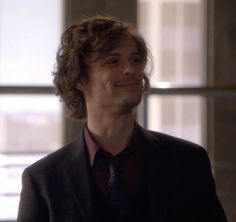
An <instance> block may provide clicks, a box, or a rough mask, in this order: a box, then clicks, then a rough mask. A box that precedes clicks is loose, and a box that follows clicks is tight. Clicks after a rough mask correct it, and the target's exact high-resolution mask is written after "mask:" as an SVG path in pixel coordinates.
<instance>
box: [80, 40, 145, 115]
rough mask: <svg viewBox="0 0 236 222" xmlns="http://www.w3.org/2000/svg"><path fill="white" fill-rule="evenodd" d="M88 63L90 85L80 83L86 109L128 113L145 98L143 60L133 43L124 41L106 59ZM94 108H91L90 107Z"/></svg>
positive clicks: (91, 59)
mask: <svg viewBox="0 0 236 222" xmlns="http://www.w3.org/2000/svg"><path fill="white" fill-rule="evenodd" d="M97 55H98V54H96V53H95V54H94V55H92V56H90V58H88V60H87V65H88V81H87V82H85V83H79V84H78V88H79V89H80V90H82V91H83V93H84V95H85V100H86V104H87V107H88V106H90V107H93V108H94V109H95V110H96V108H99V109H102V110H106V111H109V110H110V111H112V112H127V111H130V110H132V108H134V107H135V106H136V105H138V104H139V102H140V100H141V95H142V88H143V87H142V80H143V75H144V74H143V60H142V58H141V57H140V54H139V52H138V50H137V46H136V44H135V42H134V40H132V39H129V38H124V39H122V40H121V42H120V44H119V45H118V47H117V48H115V49H114V50H112V51H110V52H109V53H108V54H107V55H106V56H104V57H102V58H99V59H95V60H94V58H96V56H97ZM91 105H92V106H91Z"/></svg>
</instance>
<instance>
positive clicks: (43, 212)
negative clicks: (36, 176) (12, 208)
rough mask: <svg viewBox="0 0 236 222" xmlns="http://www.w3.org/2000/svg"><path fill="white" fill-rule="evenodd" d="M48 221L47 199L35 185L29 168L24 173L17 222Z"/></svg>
mask: <svg viewBox="0 0 236 222" xmlns="http://www.w3.org/2000/svg"><path fill="white" fill-rule="evenodd" d="M42 221H43V222H48V221H49V217H48V210H47V207H46V201H45V200H44V199H43V197H42V195H41V194H40V190H39V189H37V188H36V187H35V184H34V182H33V179H32V177H31V175H30V171H29V169H27V168H26V169H25V170H24V172H23V174H22V190H21V196H20V203H19V208H18V216H17V222H42Z"/></svg>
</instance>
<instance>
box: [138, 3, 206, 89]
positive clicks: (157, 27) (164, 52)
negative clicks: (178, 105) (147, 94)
mask: <svg viewBox="0 0 236 222" xmlns="http://www.w3.org/2000/svg"><path fill="white" fill-rule="evenodd" d="M203 3H204V1H203V0H172V1H169V0H160V1H156V0H138V27H139V30H140V32H141V33H142V34H143V36H144V38H145V39H146V41H147V42H148V45H149V48H150V50H151V52H152V55H153V59H154V69H153V75H152V76H151V85H152V86H153V87H156V86H162V84H163V83H165V84H166V83H168V86H177V85H182V86H183V85H192V86H193V85H202V84H204V81H205V79H204V74H205V71H204V70H205V67H204V59H205V57H204V54H205V51H204V25H203V22H204V21H203V19H204V7H203V6H204V4H203Z"/></svg>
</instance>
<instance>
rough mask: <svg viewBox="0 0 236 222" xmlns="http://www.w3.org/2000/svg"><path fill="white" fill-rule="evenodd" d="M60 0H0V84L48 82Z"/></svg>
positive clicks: (57, 28)
mask: <svg viewBox="0 0 236 222" xmlns="http://www.w3.org/2000/svg"><path fill="white" fill-rule="evenodd" d="M61 29H62V0H50V1H48V0H33V1H32V0H20V1H15V0H1V1H0V84H1V85H6V84H8V85H25V84H34V85H50V84H51V82H52V76H51V72H52V70H53V65H54V63H55V55H56V49H57V47H58V43H59V36H60V33H61Z"/></svg>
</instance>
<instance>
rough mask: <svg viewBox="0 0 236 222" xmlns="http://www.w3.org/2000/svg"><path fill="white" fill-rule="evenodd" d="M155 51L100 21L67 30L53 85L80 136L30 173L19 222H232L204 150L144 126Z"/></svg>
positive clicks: (118, 25)
mask: <svg viewBox="0 0 236 222" xmlns="http://www.w3.org/2000/svg"><path fill="white" fill-rule="evenodd" d="M147 60H148V50H147V47H146V44H145V42H144V40H143V38H142V37H141V36H140V35H139V34H138V33H137V32H136V31H135V29H133V28H132V27H131V26H130V25H129V24H127V23H124V22H121V21H119V20H117V19H114V18H110V17H101V16H96V17H91V18H87V19H85V20H83V21H82V22H81V23H79V24H77V25H73V26H71V27H70V28H69V29H67V30H66V31H65V32H64V34H63V36H62V39H61V47H60V49H59V52H58V54H57V69H56V71H55V73H54V83H55V86H56V89H57V92H58V94H59V95H60V96H61V98H62V99H63V101H64V102H65V103H66V104H67V106H68V108H69V110H70V111H71V115H72V116H73V117H75V118H78V119H86V124H85V126H84V129H83V132H82V133H81V134H80V135H79V137H78V139H77V140H76V141H74V142H72V143H70V144H68V145H66V146H64V147H63V148H61V149H59V150H58V151H56V152H54V153H52V154H50V155H48V156H47V157H45V158H43V159H41V160H39V161H38V162H36V163H34V164H33V165H32V166H30V167H28V168H26V169H25V171H24V173H23V187H22V192H21V200H20V205H19V214H18V220H17V221H18V222H36V221H39V222H49V221H50V222H75V221H78V222H98V221H101V222H116V221H120V222H125V221H127V222H128V221H143V222H149V221H150V222H151V221H152V222H154V221H156V222H225V221H226V217H225V214H224V212H223V209H222V207H221V204H220V202H219V200H218V198H217V195H216V190H215V184H214V180H213V177H212V173H211V168H210V163H209V159H208V156H207V154H206V152H205V150H204V149H203V148H201V147H200V146H198V145H196V144H193V143H190V142H187V141H184V140H181V139H177V138H174V137H171V136H169V135H164V134H162V133H158V132H151V131H148V130H145V129H143V128H142V127H140V126H139V125H138V124H137V123H136V121H135V118H134V113H133V111H134V108H135V107H136V106H137V105H138V104H139V103H140V100H141V96H142V93H143V91H144V90H146V89H147V88H148V86H149V81H148V76H147V74H146V73H145V72H144V69H145V66H146V63H147Z"/></svg>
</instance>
